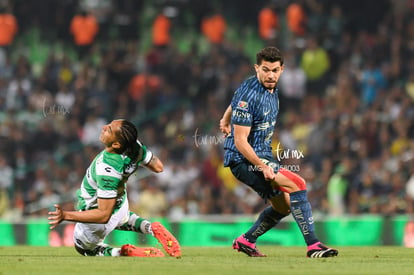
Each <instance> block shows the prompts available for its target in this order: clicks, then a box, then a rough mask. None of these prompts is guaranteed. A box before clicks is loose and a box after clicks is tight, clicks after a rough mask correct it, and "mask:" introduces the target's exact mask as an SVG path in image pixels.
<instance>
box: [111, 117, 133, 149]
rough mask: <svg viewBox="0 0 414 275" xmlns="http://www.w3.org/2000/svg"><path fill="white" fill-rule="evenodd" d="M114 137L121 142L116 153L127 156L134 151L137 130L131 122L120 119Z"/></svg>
mask: <svg viewBox="0 0 414 275" xmlns="http://www.w3.org/2000/svg"><path fill="white" fill-rule="evenodd" d="M116 137H117V138H118V142H119V143H120V144H121V148H119V150H118V151H117V153H119V154H125V155H127V156H131V155H133V154H134V153H135V151H136V148H137V138H138V130H137V128H136V127H135V125H134V124H133V123H132V122H130V121H128V120H125V119H121V127H120V128H119V131H118V132H117V133H116Z"/></svg>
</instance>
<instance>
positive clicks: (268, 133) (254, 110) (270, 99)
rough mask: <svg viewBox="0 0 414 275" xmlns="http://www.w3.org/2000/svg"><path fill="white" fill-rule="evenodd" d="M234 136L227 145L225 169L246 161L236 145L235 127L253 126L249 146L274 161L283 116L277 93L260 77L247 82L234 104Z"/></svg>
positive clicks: (225, 143)
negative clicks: (279, 116) (275, 134)
mask: <svg viewBox="0 0 414 275" xmlns="http://www.w3.org/2000/svg"><path fill="white" fill-rule="evenodd" d="M231 109H232V114H231V134H230V135H229V136H228V137H227V138H226V140H225V141H224V150H225V153H224V166H229V165H230V164H232V163H239V162H241V161H246V158H245V157H244V156H243V155H242V154H241V153H240V152H239V151H238V150H237V148H236V146H235V145H234V136H233V133H234V128H233V125H241V126H250V127H251V129H250V134H249V136H248V142H249V144H250V145H251V146H252V148H253V150H254V151H255V152H256V155H257V156H258V157H259V158H265V159H273V154H272V147H271V143H272V137H273V131H274V129H275V125H276V118H277V114H278V112H279V99H278V96H277V90H276V89H275V90H274V92H273V93H270V92H269V91H268V90H266V88H265V87H263V85H262V84H261V83H260V82H259V80H258V79H257V77H256V76H252V77H250V78H248V79H247V80H245V81H244V82H243V83H242V84H241V85H240V87H239V88H238V89H237V90H236V92H235V93H234V96H233V99H232V101H231Z"/></svg>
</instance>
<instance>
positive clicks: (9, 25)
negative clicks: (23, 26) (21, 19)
mask: <svg viewBox="0 0 414 275" xmlns="http://www.w3.org/2000/svg"><path fill="white" fill-rule="evenodd" d="M17 29H18V27H17V21H16V18H15V17H14V15H12V14H8V13H2V14H0V46H8V45H10V44H11V43H12V42H13V39H14V35H15V34H16V33H17Z"/></svg>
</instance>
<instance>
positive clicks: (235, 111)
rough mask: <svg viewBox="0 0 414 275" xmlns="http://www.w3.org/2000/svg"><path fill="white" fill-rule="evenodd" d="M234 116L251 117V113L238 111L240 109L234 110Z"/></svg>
mask: <svg viewBox="0 0 414 275" xmlns="http://www.w3.org/2000/svg"><path fill="white" fill-rule="evenodd" d="M233 117H237V118H245V119H246V118H247V119H248V118H250V117H251V114H249V113H246V112H242V111H238V110H234V111H233Z"/></svg>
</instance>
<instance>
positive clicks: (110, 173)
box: [77, 140, 153, 212]
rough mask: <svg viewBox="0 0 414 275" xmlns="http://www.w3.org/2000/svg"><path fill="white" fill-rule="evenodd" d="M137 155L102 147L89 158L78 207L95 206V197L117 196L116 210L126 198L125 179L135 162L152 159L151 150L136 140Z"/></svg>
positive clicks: (84, 208)
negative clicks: (111, 151)
mask: <svg viewBox="0 0 414 275" xmlns="http://www.w3.org/2000/svg"><path fill="white" fill-rule="evenodd" d="M137 146H138V149H139V150H138V156H137V157H136V158H135V157H134V158H132V159H136V161H132V159H131V158H130V157H128V156H126V155H123V154H115V153H108V152H107V151H105V150H103V151H102V152H100V153H99V154H98V155H97V156H96V157H95V159H94V160H93V161H92V163H91V164H90V166H89V167H88V169H87V170H86V174H85V176H84V177H83V180H82V185H81V187H80V189H78V191H77V196H78V205H77V207H78V209H79V210H88V209H95V208H98V198H106V199H111V198H117V203H116V206H115V209H114V212H116V211H117V210H118V209H119V208H120V206H121V205H122V203H123V202H124V201H125V200H126V198H127V194H126V182H127V180H128V178H129V176H131V175H132V173H134V172H135V171H136V169H137V167H138V165H146V164H148V163H149V162H150V161H151V159H152V156H153V155H152V153H151V151H149V150H147V148H146V146H145V145H142V144H141V143H140V142H139V141H138V140H137Z"/></svg>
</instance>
